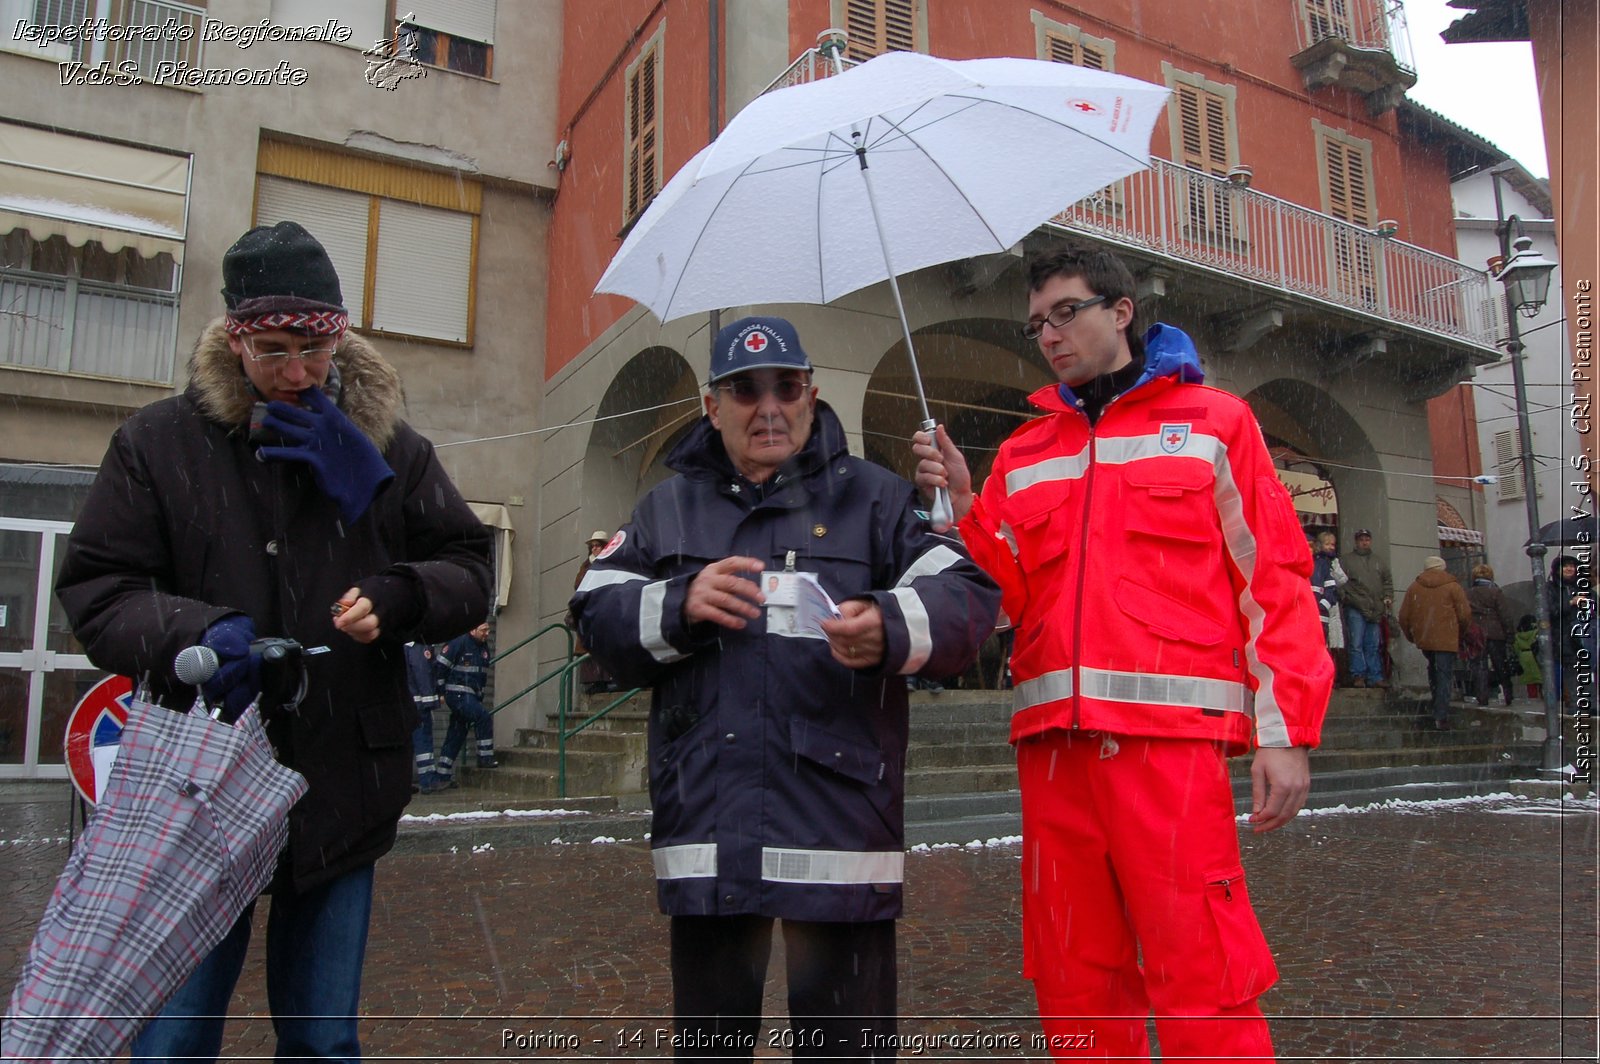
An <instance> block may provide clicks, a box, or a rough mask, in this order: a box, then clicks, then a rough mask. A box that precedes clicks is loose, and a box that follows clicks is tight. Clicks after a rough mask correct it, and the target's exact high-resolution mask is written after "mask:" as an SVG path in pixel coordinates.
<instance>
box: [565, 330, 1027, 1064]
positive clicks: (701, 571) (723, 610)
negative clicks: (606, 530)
mask: <svg viewBox="0 0 1600 1064" xmlns="http://www.w3.org/2000/svg"><path fill="white" fill-rule="evenodd" d="M707 391H708V394H707V395H706V396H705V417H703V418H702V419H701V420H700V421H699V423H698V424H696V425H695V426H694V427H693V428H692V429H691V430H690V431H689V434H688V435H687V436H686V437H684V439H683V440H682V442H680V443H679V444H678V445H677V446H676V447H675V448H673V450H672V453H671V454H670V455H669V456H668V458H667V465H668V466H669V467H671V468H672V469H674V470H676V471H677V474H678V475H677V476H674V477H672V478H671V479H669V480H667V481H665V482H664V483H662V484H659V485H657V486H656V487H654V488H652V489H651V490H650V491H649V492H648V493H647V494H646V495H645V496H644V498H643V499H641V500H640V501H639V504H638V506H637V507H636V508H635V510H634V512H633V517H632V519H631V520H630V521H629V522H628V524H627V525H625V526H624V527H623V528H622V529H621V530H620V531H619V532H618V533H617V534H616V535H615V536H614V537H612V539H611V542H610V544H609V545H608V546H607V547H606V549H605V550H603V551H601V552H600V554H599V555H598V556H596V558H595V560H594V564H593V565H592V566H590V568H589V571H588V573H586V574H585V575H584V578H583V582H582V583H580V584H579V585H578V589H577V591H576V592H575V593H574V594H573V596H572V612H573V614H574V615H575V616H576V618H577V621H578V630H579V631H580V632H581V633H582V635H583V640H584V642H585V643H586V644H587V645H588V647H589V650H590V652H591V653H593V654H594V655H595V656H596V657H597V658H599V659H600V661H601V662H602V663H604V664H605V666H606V668H607V669H609V670H610V672H611V673H612V674H613V675H614V676H616V677H617V678H618V679H619V680H621V681H622V682H623V683H624V684H626V685H629V686H651V687H653V688H654V692H653V697H652V700H651V708H650V799H651V807H652V809H653V817H652V828H651V835H650V846H651V857H652V859H653V860H654V863H655V872H656V896H657V899H658V901H659V903H660V906H661V910H662V911H663V912H665V913H666V914H667V915H668V916H669V917H670V918H671V931H670V935H671V946H670V955H671V964H672V996H673V1013H674V1017H675V1024H676V1029H677V1033H678V1035H679V1036H680V1037H682V1038H683V1039H684V1040H685V1041H686V1043H687V1045H688V1046H690V1047H699V1048H688V1049H684V1050H680V1051H679V1053H678V1057H679V1059H680V1060H681V1059H705V1058H711V1057H724V1058H725V1057H732V1058H735V1059H743V1060H750V1059H751V1051H750V1049H749V1048H748V1046H751V1045H754V1043H755V1033H756V1031H757V1030H758V1024H759V1023H760V1019H761V1012H762V988H763V985H764V983H765V979H766V971H767V960H768V957H769V955H770V953H771V949H772V933H773V927H774V922H775V921H778V920H781V921H782V925H783V940H784V948H785V953H786V957H787V963H788V987H789V1022H790V1026H791V1029H792V1030H793V1031H794V1032H795V1033H796V1035H797V1038H796V1041H795V1042H794V1053H795V1055H796V1056H797V1057H798V1056H843V1057H847V1058H850V1059H854V1060H879V1059H892V1058H893V1057H895V1056H896V1050H895V1049H894V1048H893V1044H894V1039H893V1038H892V1037H890V1036H892V1035H894V1034H895V1031H896V1016H897V1013H898V1008H897V1004H896V1002H897V998H896V994H897V986H896V973H897V961H896V956H895V919H896V917H898V916H899V915H900V912H901V884H902V881H903V878H904V864H905V810H904V803H905V764H906V743H907V737H908V732H909V728H910V716H909V713H908V709H907V696H906V688H905V677H907V676H913V675H916V674H918V673H927V674H931V675H940V676H948V675H954V674H956V673H959V672H960V671H961V670H962V669H964V668H966V667H967V665H969V664H970V663H971V662H972V660H973V659H974V657H975V656H976V654H977V650H978V646H979V644H980V643H982V642H983V640H984V639H985V638H986V637H987V636H988V635H989V633H990V632H991V631H993V630H994V621H995V612H996V609H997V607H998V605H999V598H1000V596H999V592H998V591H997V590H996V589H995V586H994V584H993V582H991V581H990V580H989V579H988V577H986V576H984V575H983V573H982V572H981V571H980V570H979V569H978V567H977V566H975V565H974V564H973V563H972V560H971V559H970V558H969V557H968V556H967V553H966V551H965V550H964V549H963V548H962V546H961V543H960V542H959V541H958V540H956V539H954V538H953V537H949V536H942V535H937V534H935V533H934V532H933V531H932V530H931V529H930V528H929V527H928V523H927V515H926V514H925V513H919V510H920V509H921V506H920V504H919V503H918V502H917V498H916V492H915V491H914V490H913V489H912V487H911V485H910V484H908V483H906V482H905V481H904V480H902V479H900V478H899V477H897V476H895V475H894V474H892V473H890V472H889V471H888V470H886V469H884V468H883V467H881V466H878V465H874V464H873V463H871V462H868V461H865V460H863V459H860V458H855V457H852V456H851V454H850V453H849V448H848V446H847V443H846V439H845V432H844V426H843V425H841V424H840V423H839V419H838V417H837V416H835V414H834V413H833V411H832V410H831V409H830V408H829V407H828V405H827V404H826V403H823V402H822V401H821V400H819V399H818V398H817V389H816V387H815V386H814V385H813V384H812V383H811V361H810V359H809V358H807V356H806V353H805V350H804V349H803V348H802V347H801V346H800V336H799V334H798V333H797V332H796V331H795V328H794V326H793V325H792V324H790V323H789V322H788V321H785V320H784V319H782V318H769V317H754V318H741V319H739V320H738V321H735V322H733V323H731V324H729V325H727V326H724V327H723V329H722V330H721V331H720V332H719V333H718V334H717V337H716V341H715V345H714V347H713V348H712V354H711V373H710V379H709V382H708V384H707ZM824 595H826V597H827V598H828V599H830V600H831V601H832V602H833V603H835V604H836V607H835V609H836V611H837V616H831V617H830V611H829V610H828V608H827V606H826V604H825V603H823V602H822V598H823V596H824ZM802 603H810V604H813V605H814V607H815V610H816V614H815V617H816V622H817V623H815V624H813V623H812V619H811V610H810V608H806V609H802Z"/></svg>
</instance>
